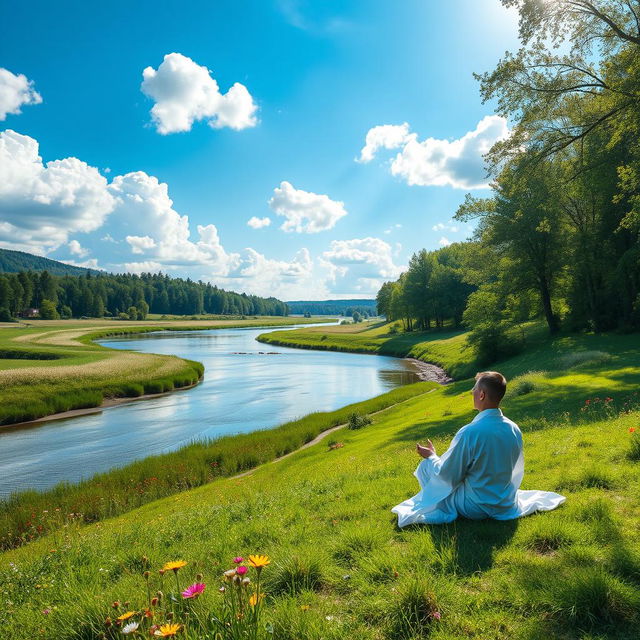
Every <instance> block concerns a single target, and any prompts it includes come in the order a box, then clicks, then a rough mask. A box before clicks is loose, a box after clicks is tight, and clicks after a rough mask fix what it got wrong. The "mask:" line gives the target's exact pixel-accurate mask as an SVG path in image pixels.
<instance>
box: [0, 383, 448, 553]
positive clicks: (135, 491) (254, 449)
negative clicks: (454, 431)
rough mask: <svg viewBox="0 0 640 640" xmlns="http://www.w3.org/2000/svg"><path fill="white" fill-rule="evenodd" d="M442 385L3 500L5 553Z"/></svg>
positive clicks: (236, 468) (266, 457) (262, 459)
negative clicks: (72, 522) (353, 415)
mask: <svg viewBox="0 0 640 640" xmlns="http://www.w3.org/2000/svg"><path fill="white" fill-rule="evenodd" d="M439 386H440V385H438V384H437V383H435V382H418V383H414V384H411V385H406V386H403V387H398V388H396V389H393V390H391V391H389V392H387V393H384V394H382V395H380V396H376V397H375V398H371V399H369V400H364V401H361V402H357V403H353V404H350V405H347V406H345V407H342V408H340V409H337V410H335V411H330V412H315V413H311V414H309V415H307V416H304V417H302V418H299V419H297V420H293V421H290V422H287V423H284V424H282V425H280V426H278V427H275V428H273V429H265V430H260V431H254V432H251V433H247V434H238V435H233V436H223V437H221V438H218V439H215V440H209V441H206V442H196V443H193V444H190V445H187V446H185V447H182V448H180V449H178V450H177V451H174V452H171V453H167V454H162V455H157V456H150V457H147V458H144V459H142V460H139V461H136V462H133V463H131V464H128V465H126V466H124V467H121V468H116V469H112V470H111V471H108V472H106V473H102V474H98V475H95V476H93V477H92V478H90V479H88V480H84V481H82V482H80V483H78V484H68V483H61V484H59V485H57V486H56V487H54V488H52V489H50V490H48V491H44V492H42V493H40V492H37V491H25V492H20V493H17V494H14V495H12V496H11V497H10V498H9V499H8V500H4V501H2V500H0V550H6V549H11V548H15V547H18V546H21V545H23V544H25V543H28V542H30V541H31V540H34V539H36V538H39V537H40V536H42V535H45V534H47V533H49V532H51V531H53V530H55V529H57V528H59V527H62V526H64V525H65V524H67V523H68V517H67V516H68V514H73V519H74V520H75V521H77V520H78V519H80V520H81V521H82V522H84V523H91V522H97V521H99V520H103V519H105V518H109V517H112V516H116V515H120V514H122V513H126V512H128V511H131V510H132V509H135V508H137V507H139V506H141V505H143V504H146V503H148V502H152V501H154V500H156V499H158V498H163V497H166V496H169V495H172V494H175V493H178V492H180V491H185V490H187V489H191V488H194V487H198V486H202V485H204V484H207V483H209V482H211V481H213V480H216V479H218V478H221V477H229V476H233V475H236V474H238V473H241V472H243V471H247V470H249V469H253V468H255V467H257V466H259V465H261V464H264V463H266V462H271V461H273V460H275V459H276V458H279V457H281V456H284V455H286V454H287V453H290V452H292V451H294V450H296V449H298V448H299V447H301V446H302V445H304V444H306V443H308V442H310V441H311V440H313V439H314V438H315V437H316V436H318V435H319V434H320V433H322V432H323V431H326V430H328V429H331V428H333V427H335V426H338V425H341V424H344V423H345V422H347V421H348V417H349V415H350V414H351V413H354V412H355V413H361V414H370V413H375V412H378V411H381V410H384V409H387V408H389V407H392V406H394V405H397V404H399V403H401V402H404V401H406V400H409V399H411V398H414V397H416V396H419V395H422V394H425V393H428V392H430V391H432V390H433V389H436V388H438V387H439Z"/></svg>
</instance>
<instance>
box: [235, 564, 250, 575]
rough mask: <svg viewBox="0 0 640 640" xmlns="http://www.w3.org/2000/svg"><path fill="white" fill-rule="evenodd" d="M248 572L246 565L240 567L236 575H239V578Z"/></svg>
mask: <svg viewBox="0 0 640 640" xmlns="http://www.w3.org/2000/svg"><path fill="white" fill-rule="evenodd" d="M247 571H248V569H247V567H245V566H244V565H242V566H241V567H238V568H237V569H236V573H237V574H238V575H239V576H243V575H244V574H245V573H247Z"/></svg>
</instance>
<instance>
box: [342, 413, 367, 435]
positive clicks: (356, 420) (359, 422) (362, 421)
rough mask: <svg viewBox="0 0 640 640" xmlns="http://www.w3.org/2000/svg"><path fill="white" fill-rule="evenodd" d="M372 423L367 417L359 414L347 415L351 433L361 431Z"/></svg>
mask: <svg viewBox="0 0 640 640" xmlns="http://www.w3.org/2000/svg"><path fill="white" fill-rule="evenodd" d="M372 422H373V421H372V420H371V418H370V417H369V416H366V415H365V416H363V415H360V414H359V413H352V414H350V415H349V424H348V427H349V429H351V430H352V431H353V430H355V429H362V428H363V427H366V426H367V425H368V424H371V423H372Z"/></svg>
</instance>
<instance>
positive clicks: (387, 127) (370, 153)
mask: <svg viewBox="0 0 640 640" xmlns="http://www.w3.org/2000/svg"><path fill="white" fill-rule="evenodd" d="M408 138H409V124H408V123H407V122H405V123H404V124H382V125H379V126H377V127H373V128H372V129H369V131H368V133H367V137H366V139H365V145H364V147H362V150H361V151H360V159H359V162H371V160H373V158H374V157H375V155H376V152H377V151H378V149H382V148H384V149H398V148H399V147H401V146H402V145H403V144H404V143H405V142H406V141H407V139H408Z"/></svg>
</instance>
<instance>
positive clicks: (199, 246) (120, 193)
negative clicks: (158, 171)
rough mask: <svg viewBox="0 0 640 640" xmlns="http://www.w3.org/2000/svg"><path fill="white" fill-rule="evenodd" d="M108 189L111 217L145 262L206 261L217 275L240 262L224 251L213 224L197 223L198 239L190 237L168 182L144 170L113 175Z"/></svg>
mask: <svg viewBox="0 0 640 640" xmlns="http://www.w3.org/2000/svg"><path fill="white" fill-rule="evenodd" d="M109 191H110V193H111V194H113V196H114V198H115V201H116V210H115V212H114V214H113V217H114V219H116V220H117V221H118V222H119V226H120V227H121V228H122V229H123V230H126V231H127V232H129V233H127V235H126V241H127V243H128V244H129V246H130V247H131V251H132V253H135V254H137V255H144V256H145V257H146V258H147V262H149V261H153V262H154V263H156V264H160V265H172V266H180V265H182V266H185V265H195V264H200V265H202V264H206V265H207V266H208V267H209V268H210V269H211V270H212V272H215V273H218V274H227V273H228V272H229V271H230V270H233V269H234V268H235V267H236V266H237V265H238V264H239V256H238V254H233V253H227V252H226V251H225V250H224V248H223V246H222V244H221V242H220V238H219V236H218V230H217V228H216V226H215V225H213V224H208V225H198V226H197V232H198V239H197V240H196V241H195V242H194V241H192V240H191V229H190V225H189V218H188V216H183V215H180V214H179V213H178V212H177V211H176V210H175V209H174V208H173V200H171V198H170V197H169V187H168V185H167V184H166V183H163V182H160V181H159V180H158V179H157V178H156V177H155V176H150V175H148V174H146V173H145V172H144V171H135V172H132V173H127V174H126V175H124V176H116V177H115V178H114V179H113V182H112V183H111V184H110V185H109ZM129 264H130V265H132V264H133V263H129Z"/></svg>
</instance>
